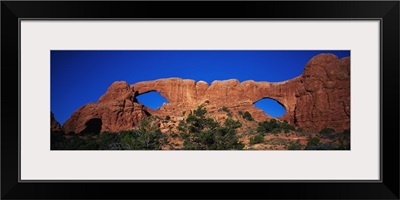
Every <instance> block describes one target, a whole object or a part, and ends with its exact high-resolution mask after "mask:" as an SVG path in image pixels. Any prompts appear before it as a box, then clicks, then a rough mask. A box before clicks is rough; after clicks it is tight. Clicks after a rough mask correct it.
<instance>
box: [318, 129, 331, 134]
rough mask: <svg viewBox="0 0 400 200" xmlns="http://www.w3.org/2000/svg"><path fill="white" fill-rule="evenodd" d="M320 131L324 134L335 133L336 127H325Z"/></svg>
mask: <svg viewBox="0 0 400 200" xmlns="http://www.w3.org/2000/svg"><path fill="white" fill-rule="evenodd" d="M319 133H320V134H323V135H327V134H331V133H335V129H333V128H324V129H322V130H321V131H320V132H319Z"/></svg>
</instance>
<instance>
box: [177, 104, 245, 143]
mask: <svg viewBox="0 0 400 200" xmlns="http://www.w3.org/2000/svg"><path fill="white" fill-rule="evenodd" d="M197 110H203V109H202V108H201V107H198V109H197ZM197 110H196V111H194V114H193V115H191V114H189V116H188V118H187V119H186V126H187V127H188V130H187V131H185V130H184V134H183V135H182V138H183V139H184V142H183V149H185V150H229V149H242V148H243V147H244V145H243V144H242V143H241V142H239V136H238V134H237V131H236V129H237V128H239V127H241V126H242V124H241V123H240V122H239V121H235V120H233V119H231V118H228V119H227V120H225V123H224V126H221V125H220V124H219V123H218V122H216V121H215V120H214V119H212V118H207V117H205V114H206V112H203V111H201V112H197ZM204 110H205V109H204Z"/></svg>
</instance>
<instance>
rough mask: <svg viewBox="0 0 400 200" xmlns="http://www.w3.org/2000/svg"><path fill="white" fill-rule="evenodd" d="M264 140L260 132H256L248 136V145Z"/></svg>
mask: <svg viewBox="0 0 400 200" xmlns="http://www.w3.org/2000/svg"><path fill="white" fill-rule="evenodd" d="M263 142H265V139H264V136H263V135H261V134H257V135H255V136H254V137H251V138H250V145H254V144H260V143H263Z"/></svg>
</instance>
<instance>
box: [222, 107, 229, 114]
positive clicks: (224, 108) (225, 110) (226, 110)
mask: <svg viewBox="0 0 400 200" xmlns="http://www.w3.org/2000/svg"><path fill="white" fill-rule="evenodd" d="M221 110H222V111H224V112H226V113H230V112H231V111H230V110H229V109H228V108H227V107H225V106H223V107H222V108H221Z"/></svg>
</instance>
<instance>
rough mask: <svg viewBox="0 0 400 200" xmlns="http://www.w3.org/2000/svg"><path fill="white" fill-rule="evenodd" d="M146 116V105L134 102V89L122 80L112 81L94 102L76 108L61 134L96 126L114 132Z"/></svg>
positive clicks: (130, 126)
mask: <svg viewBox="0 0 400 200" xmlns="http://www.w3.org/2000/svg"><path fill="white" fill-rule="evenodd" d="M147 115H149V114H148V111H147V108H146V107H144V106H143V105H142V104H140V103H138V102H137V101H136V99H135V93H134V91H133V90H131V88H130V87H129V85H128V84H127V83H126V82H123V81H119V82H114V83H113V84H112V85H111V86H110V87H109V88H108V89H107V92H106V93H105V94H104V95H103V96H101V97H100V98H99V100H98V102H97V103H88V104H86V105H84V106H82V107H80V108H79V109H78V110H76V111H75V112H74V113H73V114H72V115H71V117H70V118H69V119H68V120H67V121H66V122H65V123H64V125H63V128H64V131H65V133H71V132H73V133H80V132H82V131H84V130H85V129H86V130H88V129H89V130H97V129H98V127H96V126H101V128H100V130H101V132H104V131H110V132H118V131H121V130H129V129H132V127H134V126H136V125H137V124H139V122H140V121H141V120H143V119H144V118H146V116H147ZM92 119H96V120H92ZM90 120H92V121H90ZM99 120H100V121H99ZM96 121H97V122H96Z"/></svg>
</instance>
